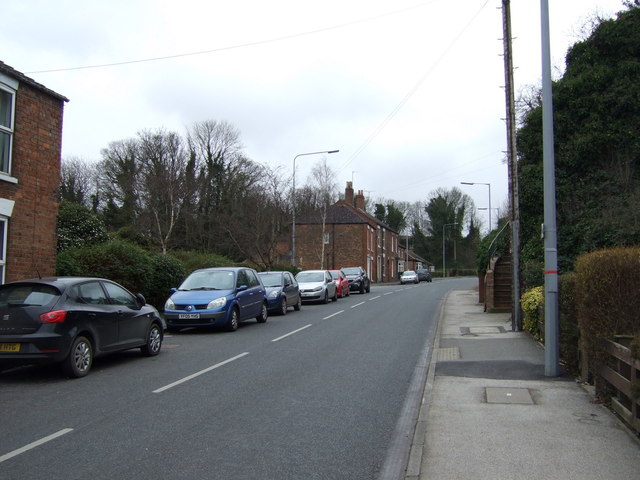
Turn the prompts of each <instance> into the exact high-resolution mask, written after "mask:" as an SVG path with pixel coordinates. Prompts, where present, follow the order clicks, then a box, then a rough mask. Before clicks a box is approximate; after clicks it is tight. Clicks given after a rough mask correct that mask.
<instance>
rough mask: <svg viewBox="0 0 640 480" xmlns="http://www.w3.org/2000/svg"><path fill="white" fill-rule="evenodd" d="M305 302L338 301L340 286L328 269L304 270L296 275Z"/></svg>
mask: <svg viewBox="0 0 640 480" xmlns="http://www.w3.org/2000/svg"><path fill="white" fill-rule="evenodd" d="M296 280H297V282H298V287H299V288H300V295H301V297H302V301H303V302H322V303H328V302H329V299H330V298H331V299H332V300H333V301H334V302H337V301H338V288H337V287H336V284H335V282H334V281H333V277H332V276H331V273H330V272H329V271H328V270H303V271H301V272H298V274H297V275H296Z"/></svg>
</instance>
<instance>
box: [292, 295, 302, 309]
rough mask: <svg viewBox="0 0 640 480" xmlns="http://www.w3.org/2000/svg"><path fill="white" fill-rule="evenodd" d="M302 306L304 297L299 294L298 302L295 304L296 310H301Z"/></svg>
mask: <svg viewBox="0 0 640 480" xmlns="http://www.w3.org/2000/svg"><path fill="white" fill-rule="evenodd" d="M301 308H302V298H301V297H300V295H298V301H297V302H296V304H295V305H294V306H293V309H294V310H295V311H296V312H299V311H300V309H301Z"/></svg>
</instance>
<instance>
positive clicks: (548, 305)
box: [540, 0, 560, 377]
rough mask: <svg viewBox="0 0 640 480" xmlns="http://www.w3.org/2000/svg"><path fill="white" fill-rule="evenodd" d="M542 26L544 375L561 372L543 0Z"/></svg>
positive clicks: (543, 3) (543, 5)
mask: <svg viewBox="0 0 640 480" xmlns="http://www.w3.org/2000/svg"><path fill="white" fill-rule="evenodd" d="M540 11H541V20H542V21H541V25H542V35H541V36H542V156H543V176H544V224H543V225H542V234H543V236H544V374H545V375H546V376H547V377H557V376H558V375H559V374H560V324H559V321H558V316H559V315H558V240H557V221H556V174H555V157H554V141H553V89H552V84H551V47H550V39H549V2H548V0H540Z"/></svg>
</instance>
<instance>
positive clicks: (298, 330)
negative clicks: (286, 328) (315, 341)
mask: <svg viewBox="0 0 640 480" xmlns="http://www.w3.org/2000/svg"><path fill="white" fill-rule="evenodd" d="M311 325H312V324H311V323H310V324H309V325H305V326H304V327H301V328H299V329H297V330H294V331H293V332H289V333H287V334H286V335H282V336H281V337H278V338H274V339H273V340H271V341H272V342H278V341H280V340H282V339H283V338H287V337H288V336H289V335H293V334H294V333H298V332H300V331H301V330H304V329H305V328H309V327H310V326H311Z"/></svg>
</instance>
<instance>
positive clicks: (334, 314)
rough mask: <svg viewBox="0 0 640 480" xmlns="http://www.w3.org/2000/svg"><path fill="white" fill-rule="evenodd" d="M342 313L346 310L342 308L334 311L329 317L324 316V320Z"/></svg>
mask: <svg viewBox="0 0 640 480" xmlns="http://www.w3.org/2000/svg"><path fill="white" fill-rule="evenodd" d="M341 313H344V310H340V311H339V312H336V313H332V314H331V315H329V316H328V317H324V318H323V320H327V319H329V318H331V317H335V316H336V315H340V314H341Z"/></svg>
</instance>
